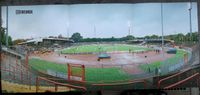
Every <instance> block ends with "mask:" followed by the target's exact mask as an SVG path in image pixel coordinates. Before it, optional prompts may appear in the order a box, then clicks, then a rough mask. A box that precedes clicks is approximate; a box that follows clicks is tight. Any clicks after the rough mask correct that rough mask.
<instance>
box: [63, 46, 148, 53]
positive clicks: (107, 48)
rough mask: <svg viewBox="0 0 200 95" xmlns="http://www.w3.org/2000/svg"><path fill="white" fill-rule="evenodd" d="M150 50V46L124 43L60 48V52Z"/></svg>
mask: <svg viewBox="0 0 200 95" xmlns="http://www.w3.org/2000/svg"><path fill="white" fill-rule="evenodd" d="M147 50H152V49H150V48H146V47H142V46H136V45H125V44H93V45H82V46H73V47H69V48H66V49H63V50H61V51H60V52H61V53H62V54H66V53H67V54H70V53H98V52H112V51H132V52H137V51H147Z"/></svg>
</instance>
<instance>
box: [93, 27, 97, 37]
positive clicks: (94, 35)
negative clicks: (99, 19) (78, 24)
mask: <svg viewBox="0 0 200 95" xmlns="http://www.w3.org/2000/svg"><path fill="white" fill-rule="evenodd" d="M93 29H94V30H93V31H94V37H95V38H97V35H96V25H95V24H94V28H93Z"/></svg>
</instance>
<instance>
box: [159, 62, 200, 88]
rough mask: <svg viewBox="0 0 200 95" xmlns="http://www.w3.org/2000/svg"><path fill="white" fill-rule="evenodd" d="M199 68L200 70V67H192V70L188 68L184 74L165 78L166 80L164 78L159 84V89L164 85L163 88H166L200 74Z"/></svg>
mask: <svg viewBox="0 0 200 95" xmlns="http://www.w3.org/2000/svg"><path fill="white" fill-rule="evenodd" d="M199 68H200V66H196V67H191V68H188V69H186V70H184V71H182V72H179V73H176V74H174V75H171V76H168V77H165V78H163V79H161V80H159V81H158V82H157V88H161V85H162V84H163V85H162V87H166V86H167V85H170V84H172V83H175V82H178V81H181V80H184V79H186V78H188V77H190V76H191V75H193V74H196V73H198V72H200V69H199ZM166 81H167V82H166ZM164 83H165V84H164Z"/></svg>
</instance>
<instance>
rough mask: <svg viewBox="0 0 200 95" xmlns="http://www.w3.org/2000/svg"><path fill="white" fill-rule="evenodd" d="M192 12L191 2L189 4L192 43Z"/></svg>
mask: <svg viewBox="0 0 200 95" xmlns="http://www.w3.org/2000/svg"><path fill="white" fill-rule="evenodd" d="M191 10H192V2H191V0H190V2H189V4H188V11H189V22H190V40H191V41H192V16H191Z"/></svg>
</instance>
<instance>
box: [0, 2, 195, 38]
mask: <svg viewBox="0 0 200 95" xmlns="http://www.w3.org/2000/svg"><path fill="white" fill-rule="evenodd" d="M16 10H33V14H16ZM8 14H9V15H8V27H9V28H8V34H9V35H11V37H12V38H13V39H14V40H15V39H26V38H38V37H48V36H58V35H60V34H61V35H62V36H65V37H68V36H69V37H70V36H71V35H72V34H73V33H75V32H79V33H80V34H81V35H82V36H83V37H84V38H87V37H89V38H92V37H98V38H105V37H112V36H113V37H124V36H127V35H128V34H129V32H128V31H129V28H130V29H131V32H130V34H131V35H133V36H136V37H143V36H146V35H153V34H156V35H161V34H162V31H161V4H160V3H138V4H73V5H32V6H9V12H8ZM2 19H3V27H6V7H5V6H3V7H2ZM94 27H95V29H94ZM94 30H96V32H94ZM192 30H193V32H195V31H197V6H196V3H193V4H192ZM163 32H164V35H169V34H176V33H183V34H186V33H188V32H189V12H188V3H164V4H163Z"/></svg>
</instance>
